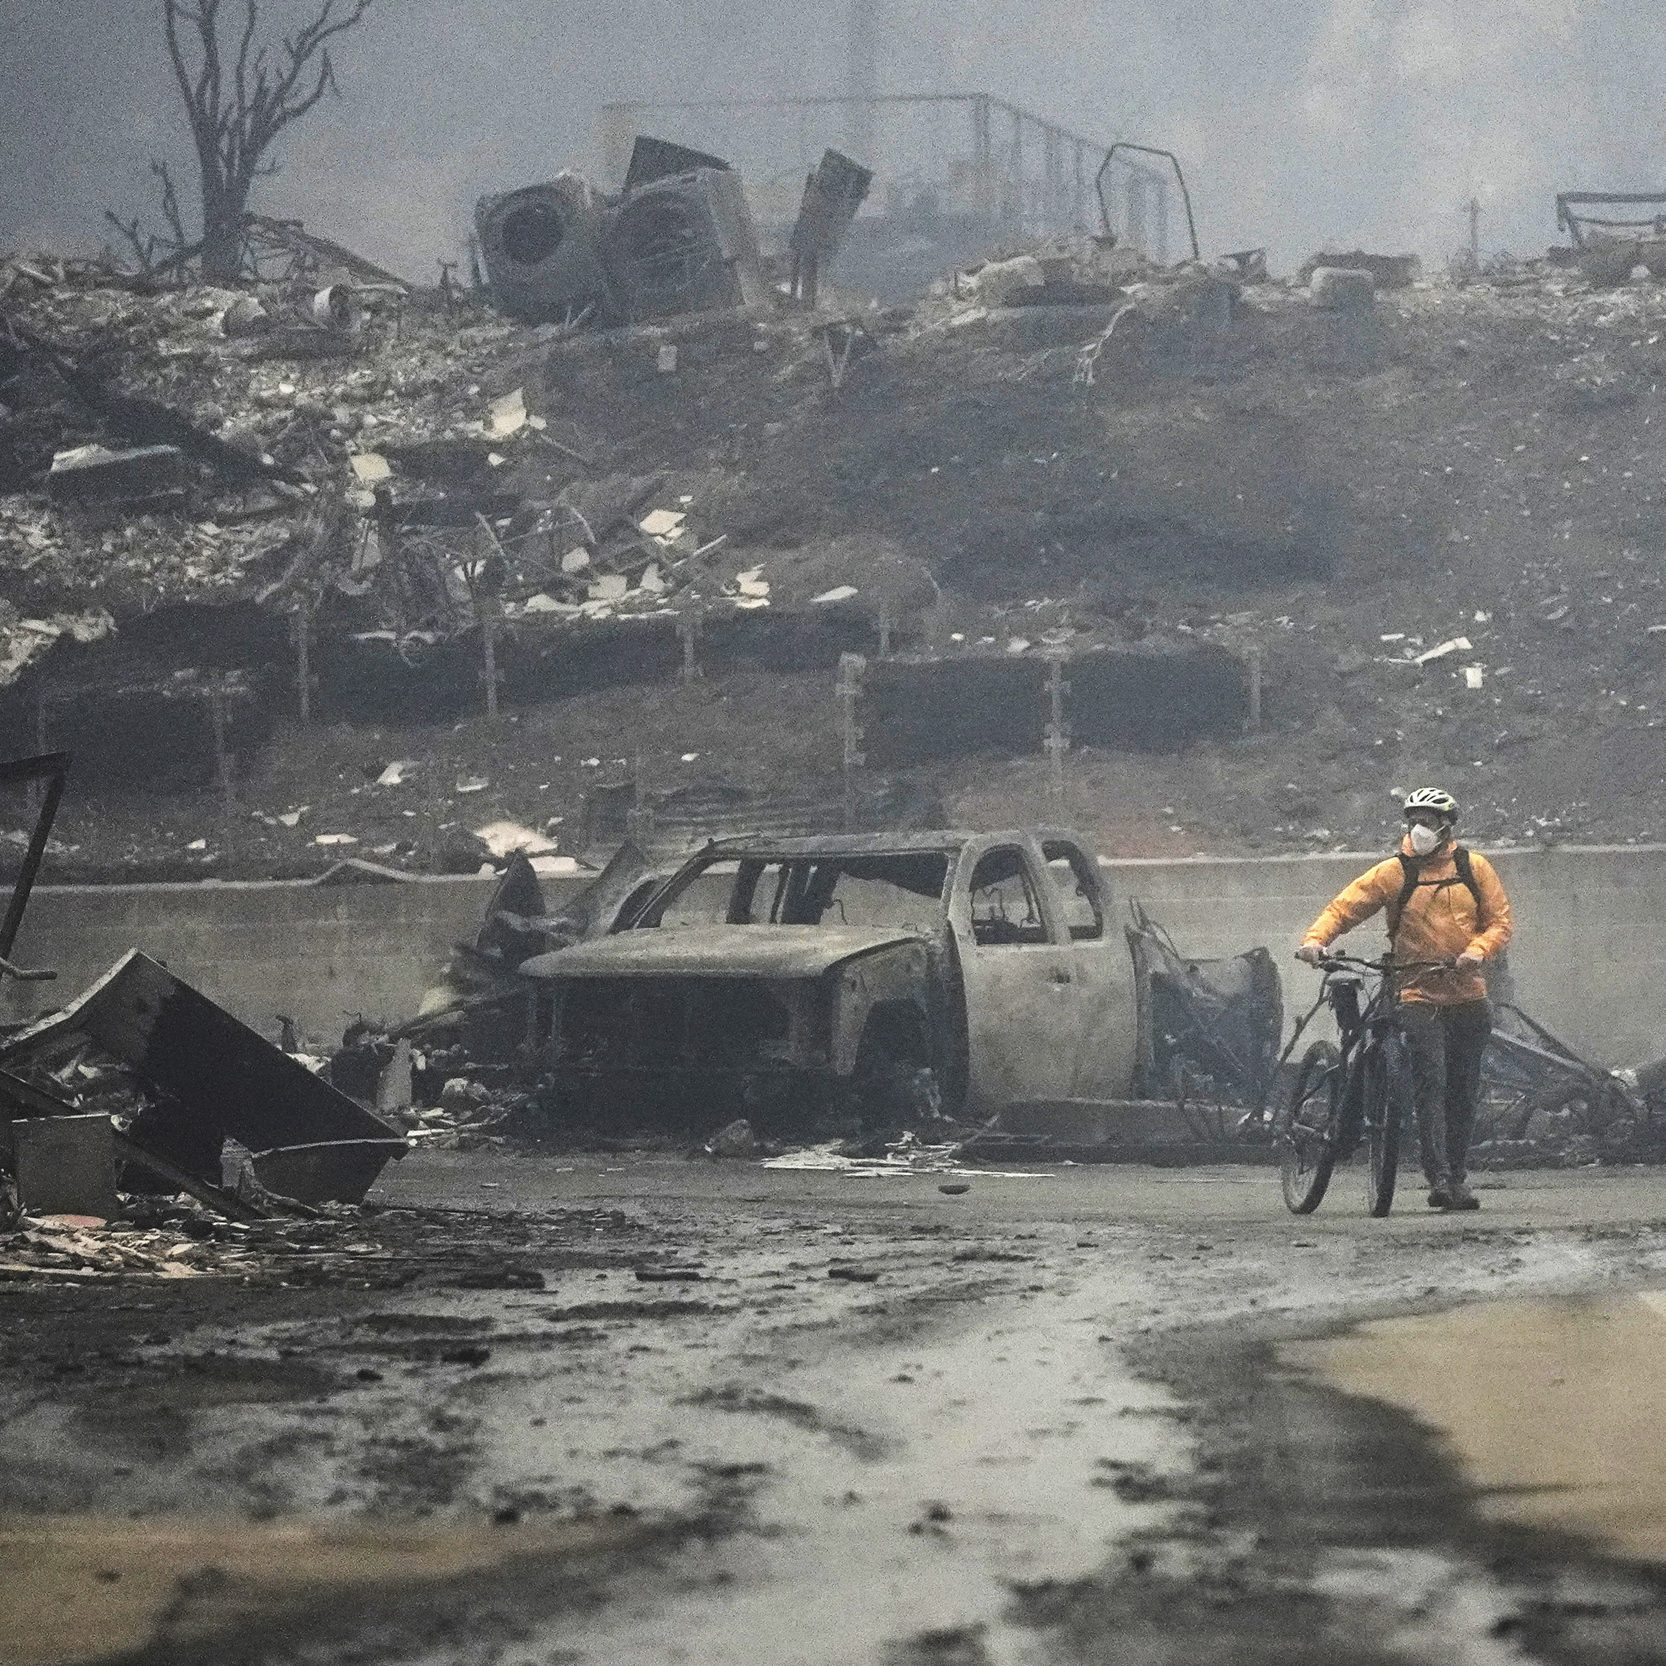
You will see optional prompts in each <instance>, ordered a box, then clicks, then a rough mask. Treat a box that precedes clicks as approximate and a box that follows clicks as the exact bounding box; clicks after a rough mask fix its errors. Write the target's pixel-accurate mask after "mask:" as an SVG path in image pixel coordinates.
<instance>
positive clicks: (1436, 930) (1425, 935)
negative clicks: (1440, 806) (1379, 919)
mask: <svg viewBox="0 0 1666 1666" xmlns="http://www.w3.org/2000/svg"><path fill="white" fill-rule="evenodd" d="M1400 848H1401V850H1402V851H1404V852H1405V854H1406V855H1407V856H1412V848H1411V841H1410V840H1409V839H1407V840H1404V841H1402V843H1401V845H1400ZM1413 860H1414V861H1416V862H1417V864H1418V877H1417V889H1416V890H1415V891H1413V892H1412V894H1411V897H1410V898H1409V899H1408V901H1407V903H1406V910H1405V913H1404V914H1403V915H1401V917H1400V935H1399V936H1398V937H1397V938H1396V939H1395V940H1394V942H1393V943H1392V944H1390V947H1391V948H1392V949H1393V951H1394V955H1395V958H1396V959H1398V960H1453V959H1456V957H1457V956H1459V955H1461V954H1467V953H1471V952H1473V953H1476V954H1479V955H1480V956H1481V957H1482V958H1483V959H1487V960H1490V959H1491V958H1492V957H1493V956H1494V955H1498V954H1502V953H1503V951H1504V948H1505V945H1506V944H1508V943H1509V941H1510V938H1511V936H1512V935H1513V934H1514V931H1515V922H1514V920H1513V919H1512V918H1511V915H1510V899H1509V898H1508V897H1507V896H1506V895H1505V894H1504V886H1503V884H1502V882H1501V881H1500V880H1499V877H1498V872H1497V870H1496V869H1495V868H1494V867H1493V865H1492V863H1491V862H1489V861H1488V860H1487V859H1486V857H1484V856H1481V855H1479V854H1477V853H1474V852H1472V853H1471V855H1470V858H1469V860H1470V871H1471V872H1472V873H1473V874H1474V876H1475V885H1476V888H1477V889H1478V890H1479V891H1480V893H1481V906H1480V908H1479V909H1477V908H1476V906H1475V898H1474V897H1473V896H1471V895H1470V891H1469V887H1468V886H1467V885H1465V884H1464V882H1463V880H1462V879H1460V878H1459V877H1458V864H1457V863H1456V862H1455V861H1453V859H1452V845H1451V842H1450V841H1448V842H1447V843H1446V844H1444V845H1442V846H1441V847H1440V849H1439V850H1437V851H1436V852H1435V853H1434V854H1433V855H1432V856H1425V857H1422V858H1417V857H1415V856H1414V857H1413ZM1404 887H1405V869H1404V868H1402V867H1401V865H1400V863H1399V860H1398V859H1397V858H1395V857H1390V858H1389V860H1388V861H1386V862H1379V863H1378V864H1377V865H1376V867H1374V868H1372V869H1371V870H1370V872H1368V873H1363V874H1361V875H1360V876H1359V878H1358V879H1356V880H1355V881H1354V882H1353V884H1352V885H1350V886H1349V887H1348V888H1347V889H1346V890H1345V891H1343V892H1342V893H1341V894H1340V895H1339V896H1338V897H1336V898H1335V899H1334V900H1333V901H1332V902H1331V904H1330V905H1329V907H1327V908H1326V909H1325V911H1324V913H1323V914H1321V915H1320V916H1319V918H1318V919H1317V920H1315V921H1314V922H1313V924H1312V925H1311V926H1309V927H1308V929H1307V936H1306V937H1305V938H1303V939H1302V941H1303V942H1304V943H1318V944H1319V945H1320V946H1321V947H1326V946H1328V945H1329V944H1331V943H1332V942H1334V941H1335V940H1336V939H1337V938H1338V937H1340V936H1341V935H1342V934H1343V933H1344V932H1347V931H1352V930H1353V929H1354V927H1355V926H1357V925H1362V924H1364V922H1365V921H1367V920H1369V919H1370V918H1371V916H1372V915H1373V914H1375V913H1376V912H1377V911H1378V910H1379V909H1384V908H1389V907H1391V906H1392V905H1393V904H1394V902H1395V901H1396V900H1397V899H1398V898H1399V895H1400V892H1401V891H1402V890H1403V889H1404ZM1486 993H1487V981H1486V979H1485V978H1484V977H1483V976H1482V975H1481V973H1480V971H1479V969H1476V970H1474V971H1463V970H1454V971H1450V972H1418V973H1414V974H1412V975H1410V976H1408V977H1407V979H1406V981H1405V982H1404V983H1403V984H1402V985H1401V988H1400V999H1401V1000H1402V1001H1432V1002H1434V1003H1435V1004H1437V1005H1440V1006H1450V1005H1455V1004H1456V1003H1458V1002H1459V1001H1479V1000H1483V999H1485V997H1486Z"/></svg>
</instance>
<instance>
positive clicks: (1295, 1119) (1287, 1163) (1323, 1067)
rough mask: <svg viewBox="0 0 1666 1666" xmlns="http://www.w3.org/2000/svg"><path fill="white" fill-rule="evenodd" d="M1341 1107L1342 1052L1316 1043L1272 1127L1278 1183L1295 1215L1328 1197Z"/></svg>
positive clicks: (1303, 1063)
mask: <svg viewBox="0 0 1666 1666" xmlns="http://www.w3.org/2000/svg"><path fill="white" fill-rule="evenodd" d="M1341 1111H1342V1056H1341V1054H1339V1053H1338V1052H1337V1050H1336V1048H1335V1047H1333V1046H1332V1045H1331V1044H1330V1042H1328V1041H1316V1042H1314V1043H1313V1045H1312V1046H1311V1047H1309V1048H1308V1050H1307V1051H1306V1052H1305V1053H1304V1054H1303V1055H1302V1062H1301V1064H1300V1066H1299V1067H1298V1068H1297V1070H1296V1083H1295V1086H1294V1087H1293V1088H1292V1089H1291V1092H1290V1101H1289V1103H1288V1104H1287V1105H1286V1106H1285V1107H1284V1109H1283V1111H1281V1112H1280V1113H1279V1118H1278V1121H1277V1122H1276V1123H1275V1124H1274V1127H1273V1135H1274V1139H1275V1141H1276V1143H1277V1145H1278V1173H1279V1182H1280V1184H1281V1185H1282V1186H1283V1188H1284V1203H1285V1207H1286V1208H1287V1209H1288V1210H1289V1211H1290V1213H1291V1214H1292V1215H1311V1214H1312V1213H1313V1211H1314V1210H1315V1209H1317V1208H1318V1207H1319V1205H1320V1204H1321V1203H1322V1202H1323V1201H1324V1197H1325V1188H1326V1187H1327V1186H1329V1185H1330V1177H1331V1170H1332V1169H1333V1168H1335V1167H1336V1145H1337V1135H1338V1132H1339V1130H1338V1123H1339V1121H1340V1118H1341Z"/></svg>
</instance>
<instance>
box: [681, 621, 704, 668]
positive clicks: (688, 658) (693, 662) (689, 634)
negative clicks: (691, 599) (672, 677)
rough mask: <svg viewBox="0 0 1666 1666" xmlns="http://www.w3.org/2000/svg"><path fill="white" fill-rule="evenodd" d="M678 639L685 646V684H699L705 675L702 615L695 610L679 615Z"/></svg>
mask: <svg viewBox="0 0 1666 1666" xmlns="http://www.w3.org/2000/svg"><path fill="white" fill-rule="evenodd" d="M677 639H678V641H680V642H681V643H682V645H683V682H684V684H685V685H686V684H688V683H697V682H699V680H700V679H701V677H703V676H704V675H705V673H704V672H703V671H702V670H701V669H700V615H699V612H698V611H697V610H695V609H692V608H691V609H690V610H689V611H688V612H687V613H683V614H679V615H678V618H677Z"/></svg>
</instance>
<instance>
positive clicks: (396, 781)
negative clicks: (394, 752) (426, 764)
mask: <svg viewBox="0 0 1666 1666" xmlns="http://www.w3.org/2000/svg"><path fill="white" fill-rule="evenodd" d="M421 768H422V765H421V764H419V763H418V762H417V761H416V759H414V758H401V759H400V760H399V761H398V762H397V763H391V764H389V765H388V767H387V768H386V769H384V770H383V771H382V773H381V774H380V775H378V776H377V777H376V785H377V786H378V787H398V786H402V785H403V784H404V780H405V777H406V776H407V775H409V774H410V773H411V771H412V770H415V769H421Z"/></svg>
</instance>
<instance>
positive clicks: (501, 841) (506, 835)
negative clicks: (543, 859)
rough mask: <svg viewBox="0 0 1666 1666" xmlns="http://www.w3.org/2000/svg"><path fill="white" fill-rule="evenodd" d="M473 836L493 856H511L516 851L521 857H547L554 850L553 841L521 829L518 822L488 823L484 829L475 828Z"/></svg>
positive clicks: (530, 829)
mask: <svg viewBox="0 0 1666 1666" xmlns="http://www.w3.org/2000/svg"><path fill="white" fill-rule="evenodd" d="M474 836H475V838H477V839H478V840H480V842H481V843H482V844H483V845H485V847H486V848H487V850H489V851H490V852H491V853H492V854H493V855H494V856H513V855H514V854H515V852H516V851H519V852H520V853H521V854H522V855H523V856H548V855H552V854H553V853H554V851H555V849H556V844H555V841H554V840H553V839H547V838H545V837H544V835H543V834H542V833H538V832H535V831H534V830H533V829H532V828H530V827H523V826H522V825H521V823H520V822H518V821H494V822H489V823H488V824H487V825H486V826H485V827H477V828H475V830H474Z"/></svg>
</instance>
